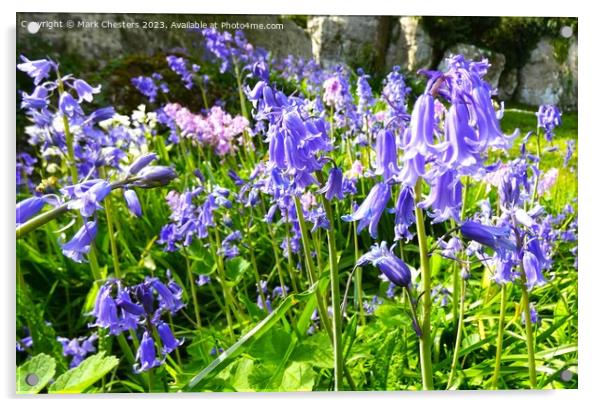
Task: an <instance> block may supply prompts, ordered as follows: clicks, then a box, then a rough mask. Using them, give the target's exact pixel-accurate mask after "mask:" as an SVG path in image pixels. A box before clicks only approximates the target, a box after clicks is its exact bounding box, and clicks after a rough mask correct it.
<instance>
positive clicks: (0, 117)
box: [0, 0, 602, 407]
mask: <svg viewBox="0 0 602 407" xmlns="http://www.w3.org/2000/svg"><path fill="white" fill-rule="evenodd" d="M7 3H10V5H9V4H7ZM584 3H585V2H582V3H580V2H578V1H570V2H567V1H556V0H547V1H528V0H504V1H501V2H500V1H493V2H491V1H490V2H485V1H460V0H456V1H450V0H445V1H444V0H402V1H399V0H398V1H395V2H394V1H393V0H389V1H386V0H369V1H364V2H354V3H352V2H351V1H349V0H347V1H328V0H303V1H291V2H288V3H285V2H284V1H283V0H281V1H273V0H269V1H262V0H255V1H250V0H236V1H228V2H225V1H220V2H209V1H191V0H188V1H186V0H169V1H162V2H150V1H144V2H133V1H123V0H103V1H101V2H84V1H81V0H71V1H64V0H53V1H48V0H27V1H21V2H13V1H7V2H4V4H3V5H2V8H3V10H2V13H0V18H1V19H2V23H3V24H2V28H3V32H2V33H3V34H4V35H3V41H1V47H2V54H1V55H2V57H3V58H2V59H3V61H5V63H3V64H1V68H0V69H1V73H0V80H1V81H2V87H1V88H0V89H2V96H1V97H0V103H1V104H2V107H1V108H0V123H1V124H2V127H3V130H4V131H3V132H2V133H0V140H1V142H2V148H1V150H0V151H1V152H2V154H3V157H2V158H3V159H2V160H1V161H0V162H1V163H2V164H1V168H2V170H3V171H0V174H1V175H2V180H3V183H2V184H0V185H3V188H5V190H6V191H9V194H8V195H9V196H8V197H6V198H4V199H2V200H1V202H2V209H3V210H2V214H3V216H2V228H1V230H2V233H1V234H0V236H1V239H2V241H1V242H0V243H1V244H0V247H1V250H2V257H1V258H2V259H6V260H5V265H6V266H5V267H3V269H2V270H1V271H0V274H2V277H3V281H2V282H3V284H2V285H1V286H2V289H3V291H4V292H3V294H4V295H3V296H2V304H3V307H2V308H3V312H2V327H3V328H4V329H3V331H4V335H1V336H0V337H1V340H2V344H3V346H2V349H3V350H4V351H5V352H7V354H6V355H5V358H4V359H3V360H5V361H6V362H5V363H4V367H3V368H2V369H0V374H1V375H2V380H1V382H2V389H3V392H2V395H3V396H4V397H6V398H8V399H9V400H7V401H8V402H9V403H11V404H12V402H16V403H19V405H29V404H34V403H36V401H41V402H42V403H44V405H60V406H61V407H63V406H65V405H80V406H81V405H82V404H83V403H85V404H86V405H102V406H105V407H106V403H112V402H114V401H113V400H115V401H117V400H119V401H123V402H129V403H132V402H133V403H136V404H138V403H144V405H146V403H150V404H157V405H159V403H161V404H163V403H165V401H168V402H169V401H171V400H173V402H175V403H178V405H181V404H186V405H195V406H198V405H205V406H207V405H215V404H218V403H219V404H222V403H225V404H229V403H230V402H232V403H236V404H244V405H245V407H247V406H254V405H258V406H262V407H264V406H266V405H282V404H283V403H285V404H286V405H287V407H288V406H296V405H300V406H301V405H302V406H304V407H306V406H307V405H308V404H312V405H313V404H316V403H317V404H319V405H321V404H331V405H332V404H335V403H336V404H345V405H360V404H362V405H364V404H366V403H374V402H375V403H378V404H381V403H382V404H384V405H402V404H410V403H411V404H414V403H417V404H420V405H424V403H426V404H431V403H433V404H435V403H436V404H437V405H445V406H449V405H456V404H458V405H462V406H466V407H468V406H479V407H483V405H484V403H486V405H487V407H489V406H498V405H499V406H504V407H508V405H512V404H514V405H517V406H520V405H523V404H526V403H527V402H528V403H535V404H536V405H540V404H541V405H546V406H553V405H563V406H566V405H575V406H576V405H590V404H593V403H590V399H594V398H595V397H596V396H597V395H598V394H599V391H600V389H601V388H602V386H601V385H600V381H599V378H601V377H602V372H601V371H600V366H602V365H601V363H600V362H601V358H600V354H601V352H600V350H599V349H600V347H601V344H600V342H601V338H602V335H601V328H600V321H601V317H600V311H601V310H602V304H601V299H602V295H601V294H600V289H601V288H600V287H602V284H601V283H602V281H601V280H602V277H601V276H602V270H601V267H600V261H599V260H598V257H597V256H596V254H597V253H599V252H600V248H599V243H598V242H600V241H601V238H600V232H599V231H602V225H601V222H600V215H599V214H600V206H601V205H600V203H601V200H600V192H599V191H600V185H601V180H600V178H601V177H600V175H601V172H602V170H601V169H600V166H599V163H600V162H601V161H602V159H601V158H602V157H601V152H602V149H601V147H602V146H601V142H600V140H601V139H602V134H601V133H602V129H601V125H600V124H601V123H600V117H601V116H602V115H601V114H600V112H598V110H600V109H601V108H602V104H601V103H599V102H598V100H599V98H600V96H601V95H600V91H599V89H601V86H600V85H599V84H600V83H601V82H602V75H601V69H600V68H602V63H601V62H602V61H600V53H599V50H600V40H601V39H602V35H601V33H600V26H602V22H600V21H597V19H598V18H599V14H598V13H597V10H596V9H595V8H594V7H593V6H589V5H588V4H584ZM592 3H593V2H592ZM16 11H30V12H33V11H40V12H41V11H47V12H57V11H63V12H115V13H119V12H144V13H199V14H203V13H221V14H246V13H249V14H314V15H317V14H334V15H341V14H348V15H353V14H355V15H363V14H372V15H380V14H383V15H492V16H495V15H533V16H576V17H579V79H580V84H581V86H580V88H579V92H580V93H579V107H580V109H579V121H580V123H579V135H580V143H579V146H580V148H579V173H580V175H581V181H580V183H579V217H580V220H581V222H580V224H579V226H580V231H579V235H580V239H579V243H580V244H579V265H580V270H581V273H580V277H579V288H580V291H579V305H580V306H579V319H580V324H579V333H580V338H579V362H580V363H579V373H580V375H579V390H575V391H546V392H527V391H512V392H485V391H483V392H460V393H451V392H439V393H430V394H424V393H419V392H414V393H410V392H406V393H397V392H396V393H393V392H390V393H383V392H378V393H347V394H338V395H337V394H326V393H319V394H257V395H251V394H247V395H228V394H221V395H219V394H217V395H216V394H202V395H190V394H182V395H175V396H174V395H170V396H165V395H152V396H140V395H138V398H136V399H133V398H130V400H127V398H125V397H119V396H111V395H104V396H91V397H60V398H59V397H45V398H44V399H34V398H15V396H14V395H13V394H12V392H13V391H14V384H13V383H14V360H15V356H14V354H15V353H14V308H15V305H14V298H15V294H14V282H15V279H14V257H15V250H14V247H15V245H14V237H13V236H14V235H13V234H12V230H13V219H14V192H13V191H14V189H13V185H14V179H15V178H14V156H15V153H14V151H15V129H14V126H15V124H14V112H15V100H14V97H13V95H15V68H14V62H13V61H14V59H13V58H14V55H15V12H16ZM595 404H599V401H598V402H597V403H595Z"/></svg>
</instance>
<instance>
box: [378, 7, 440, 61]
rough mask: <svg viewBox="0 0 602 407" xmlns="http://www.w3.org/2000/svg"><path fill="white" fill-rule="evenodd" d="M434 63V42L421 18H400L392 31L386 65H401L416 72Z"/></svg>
mask: <svg viewBox="0 0 602 407" xmlns="http://www.w3.org/2000/svg"><path fill="white" fill-rule="evenodd" d="M432 63H433V41H432V39H431V38H430V36H429V35H428V33H427V32H426V30H425V29H424V27H423V26H422V24H421V22H420V17H412V16H409V17H400V18H399V19H398V20H397V21H396V23H395V24H394V25H393V28H392V30H391V40H390V43H389V47H388V49H387V56H386V65H387V68H388V69H391V68H392V67H393V66H395V65H399V66H400V67H401V68H402V69H404V70H407V71H410V72H414V71H416V70H418V69H421V68H430V66H431V64H432Z"/></svg>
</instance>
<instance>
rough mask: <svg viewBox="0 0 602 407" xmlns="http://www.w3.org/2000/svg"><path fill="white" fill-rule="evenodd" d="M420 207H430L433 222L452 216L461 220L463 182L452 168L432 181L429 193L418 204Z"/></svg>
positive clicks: (442, 220)
mask: <svg viewBox="0 0 602 407" xmlns="http://www.w3.org/2000/svg"><path fill="white" fill-rule="evenodd" d="M418 206H419V207H420V208H423V209H424V208H427V209H430V211H429V215H430V216H431V217H432V218H433V221H432V222H433V223H438V222H444V221H446V220H448V219H450V218H452V219H454V220H456V221H459V220H460V210H461V208H462V183H461V182H460V180H459V179H458V177H457V176H456V174H455V173H454V171H452V170H447V171H445V172H444V173H443V174H441V175H439V176H437V177H436V178H434V180H433V181H432V185H431V190H430V191H429V195H428V196H427V197H426V198H425V199H424V201H422V202H420V203H419V204H418Z"/></svg>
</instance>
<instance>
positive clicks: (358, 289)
mask: <svg viewBox="0 0 602 407" xmlns="http://www.w3.org/2000/svg"><path fill="white" fill-rule="evenodd" d="M353 253H354V255H355V262H356V263H357V260H358V259H359V258H360V249H359V243H358V239H357V222H353ZM353 283H354V294H355V295H354V298H355V306H356V307H357V308H359V313H360V324H362V325H366V316H365V314H364V304H363V298H362V296H363V289H362V268H361V267H358V268H357V270H356V271H355V277H354V281H353Z"/></svg>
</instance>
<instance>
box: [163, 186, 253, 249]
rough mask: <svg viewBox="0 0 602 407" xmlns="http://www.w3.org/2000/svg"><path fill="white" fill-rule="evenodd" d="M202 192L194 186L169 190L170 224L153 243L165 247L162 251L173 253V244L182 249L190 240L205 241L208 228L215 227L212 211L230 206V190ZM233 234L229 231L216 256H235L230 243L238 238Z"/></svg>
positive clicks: (174, 247)
mask: <svg viewBox="0 0 602 407" xmlns="http://www.w3.org/2000/svg"><path fill="white" fill-rule="evenodd" d="M203 192H204V190H203V188H202V187H197V188H194V189H192V190H191V189H188V190H186V191H184V192H182V193H178V192H177V191H170V192H169V193H168V194H167V197H166V200H167V204H168V206H169V207H170V210H171V214H170V216H169V219H170V220H171V223H168V224H167V225H165V226H163V228H161V232H160V233H159V239H158V240H157V243H159V244H161V245H165V248H164V250H165V251H170V252H171V251H176V250H178V246H177V245H182V246H184V247H186V246H189V245H190V244H191V243H192V242H193V240H194V239H205V238H207V236H209V229H210V228H212V227H215V226H216V221H215V215H214V213H215V211H216V210H217V209H218V208H226V209H227V208H230V207H231V206H232V202H231V200H230V191H229V190H227V189H225V188H222V187H214V188H213V190H212V191H211V192H209V193H206V194H203ZM202 199H204V200H202ZM196 202H200V203H199V204H197V203H196ZM237 232H238V231H233V232H232V233H231V234H230V235H229V236H228V238H227V239H225V241H224V242H223V244H222V247H221V248H220V253H221V254H222V255H224V256H225V257H228V258H229V257H234V256H236V255H237V254H238V248H236V245H235V244H234V242H235V241H238V240H241V238H242V236H241V234H240V232H238V233H237Z"/></svg>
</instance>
